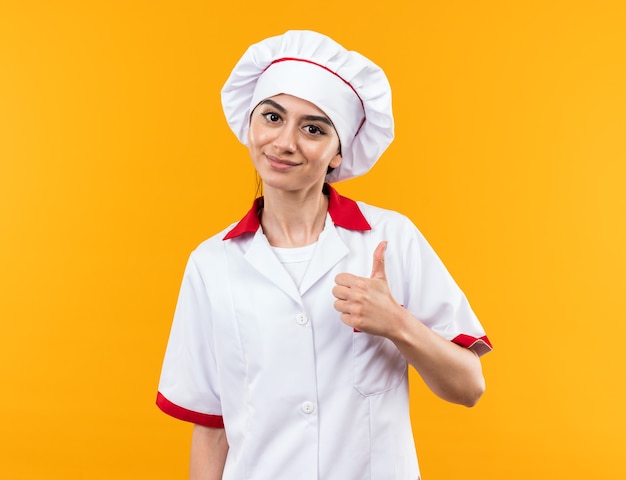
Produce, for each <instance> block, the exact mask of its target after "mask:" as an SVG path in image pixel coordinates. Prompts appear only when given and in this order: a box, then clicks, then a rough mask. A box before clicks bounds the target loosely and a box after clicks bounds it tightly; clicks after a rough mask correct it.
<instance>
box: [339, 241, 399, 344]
mask: <svg viewBox="0 0 626 480" xmlns="http://www.w3.org/2000/svg"><path fill="white" fill-rule="evenodd" d="M386 248H387V242H386V241H385V242H380V243H379V244H378V246H377V247H376V250H374V258H373V262H372V274H371V275H370V278H364V277H359V276H357V275H352V274H350V273H340V274H339V275H337V277H335V284H336V285H335V286H334V287H333V295H334V296H335V298H336V299H337V300H335V304H334V307H335V310H337V311H338V312H340V313H341V321H342V322H344V323H345V324H346V325H349V326H351V327H353V328H355V329H357V330H360V331H362V332H367V333H371V334H373V335H382V336H385V337H391V336H392V335H393V333H394V328H395V325H394V322H393V319H394V318H395V316H394V312H395V311H396V310H397V309H402V307H401V306H400V305H398V303H397V302H396V301H395V300H394V299H393V296H392V295H391V291H390V290H389V284H388V283H387V275H386V273H385V249H386Z"/></svg>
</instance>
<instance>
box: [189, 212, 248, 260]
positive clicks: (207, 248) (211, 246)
mask: <svg viewBox="0 0 626 480" xmlns="http://www.w3.org/2000/svg"><path fill="white" fill-rule="evenodd" d="M235 225H237V222H233V223H231V224H230V225H228V226H227V227H226V228H224V229H223V230H221V231H219V232H217V233H216V234H214V235H212V236H211V237H209V238H207V239H206V240H204V241H202V242H200V244H198V246H197V247H196V248H195V249H194V250H193V251H192V252H191V259H192V261H196V262H199V263H205V262H206V261H207V260H212V261H215V260H216V257H220V256H223V253H224V251H225V247H226V244H228V243H230V242H232V240H224V237H225V236H226V234H227V233H228V232H230V231H231V230H232V229H233V227H235Z"/></svg>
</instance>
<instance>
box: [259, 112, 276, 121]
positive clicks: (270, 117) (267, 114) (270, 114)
mask: <svg viewBox="0 0 626 480" xmlns="http://www.w3.org/2000/svg"><path fill="white" fill-rule="evenodd" d="M261 115H262V116H263V117H264V118H265V120H267V121H268V122H270V123H276V122H280V120H281V118H280V115H279V114H277V113H276V112H263V113H261Z"/></svg>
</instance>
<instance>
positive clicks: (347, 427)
mask: <svg viewBox="0 0 626 480" xmlns="http://www.w3.org/2000/svg"><path fill="white" fill-rule="evenodd" d="M325 192H326V193H327V194H328V195H329V206H328V214H327V218H326V224H325V227H324V230H323V232H322V233H321V234H320V236H319V240H318V245H317V247H316V249H315V251H314V253H313V257H312V259H311V263H310V265H309V267H308V270H307V271H306V273H305V275H304V278H303V280H302V283H301V285H300V287H299V288H298V287H297V286H296V284H295V283H294V281H293V280H292V278H291V277H290V276H289V274H288V273H287V271H286V270H285V269H284V268H283V266H282V265H281V264H280V262H279V261H278V259H277V258H276V256H275V255H274V254H273V252H272V250H271V247H270V245H269V243H268V241H267V239H266V237H265V236H264V235H263V232H262V230H261V228H260V222H259V218H258V210H259V208H260V206H261V202H262V200H257V202H255V205H254V206H253V208H252V209H251V210H250V212H248V214H247V215H246V216H245V217H244V218H243V219H242V220H241V221H240V222H239V223H237V224H236V225H235V224H233V225H231V226H230V227H229V228H228V229H226V230H224V231H223V232H221V233H220V234H218V235H216V236H214V237H212V238H210V239H208V240H206V241H205V242H203V243H202V244H201V245H200V246H199V247H198V248H197V249H196V250H195V251H194V252H193V253H192V254H191V256H190V258H189V262H188V264H187V268H186V270H185V274H184V277H183V281H182V287H181V290H180V295H179V299H178V304H177V307H176V313H175V315H174V321H173V325H172V330H171V333H170V339H169V343H168V345H167V350H166V353H165V359H164V362H163V369H162V372H161V379H160V383H159V393H158V396H157V404H158V406H159V407H160V408H161V409H162V410H163V411H164V412H165V413H168V414H170V415H172V416H174V417H176V418H179V419H182V420H186V421H190V422H193V423H197V424H200V425H205V426H209V427H224V428H225V429H226V436H227V438H228V443H229V451H228V457H227V460H226V465H225V469H224V474H223V479H224V480H234V479H237V480H244V479H245V480H281V479H285V480H309V479H310V480H335V479H336V480H366V479H372V480H392V479H397V480H416V479H418V478H419V469H418V464H417V458H416V455H415V448H414V442H413V434H412V431H411V423H410V419H409V400H408V383H407V362H406V360H405V359H404V357H403V356H402V355H401V354H400V352H399V351H398V349H397V348H396V346H395V345H394V344H393V343H392V342H391V341H390V340H388V339H386V338H383V337H379V336H375V335H370V334H367V333H364V332H359V331H357V330H355V329H353V328H352V327H349V326H347V325H346V324H344V323H343V322H341V320H340V318H339V317H340V314H339V313H338V312H337V311H336V310H335V309H334V308H333V303H334V301H335V299H334V297H333V295H332V288H333V286H334V285H335V282H334V279H335V276H336V275H337V274H339V273H342V272H349V273H352V274H355V275H360V276H363V277H369V275H370V273H371V268H372V261H373V253H374V249H375V248H376V246H377V245H378V243H379V242H381V241H383V240H387V241H388V246H387V250H386V252H385V271H386V275H387V279H388V282H389V287H390V289H391V292H392V294H393V296H394V298H395V300H396V301H397V302H398V303H399V304H401V305H403V306H404V307H405V308H407V309H408V310H409V311H410V312H411V313H412V314H413V315H414V316H415V318H416V321H418V320H417V319H419V321H421V322H423V323H424V324H426V325H427V326H428V327H430V328H431V329H432V330H434V331H435V332H437V333H438V334H440V335H441V336H443V337H444V338H446V339H449V340H451V341H453V342H455V343H458V344H460V345H462V346H465V347H467V348H472V349H473V350H475V351H476V352H477V353H478V354H481V355H482V354H483V353H486V352H487V351H489V350H490V349H491V344H490V342H489V340H488V339H487V337H486V336H485V332H484V330H483V328H482V326H481V324H480V323H479V321H478V319H477V318H476V316H475V315H474V313H473V312H472V310H471V308H470V306H469V304H468V302H467V299H466V297H465V295H464V294H463V293H462V292H461V290H460V289H459V287H458V286H457V285H456V283H455V282H454V280H453V279H452V277H451V276H450V275H449V273H448V272H447V270H446V268H445V267H444V265H443V264H442V263H441V261H440V260H439V259H438V257H437V256H436V254H435V253H434V251H433V250H432V248H431V247H430V246H429V245H428V243H427V242H426V240H425V239H424V238H423V236H422V235H421V234H420V232H419V231H418V230H417V228H416V227H415V226H414V225H413V224H412V223H411V221H410V220H409V219H408V218H406V217H405V216H403V215H400V214H399V213H396V212H392V211H389V210H384V209H381V208H377V207H373V206H370V205H367V204H364V203H362V202H354V201H352V200H349V199H347V198H345V197H342V196H340V195H339V194H338V193H337V192H336V191H335V190H334V189H333V188H332V187H330V186H329V185H326V186H325Z"/></svg>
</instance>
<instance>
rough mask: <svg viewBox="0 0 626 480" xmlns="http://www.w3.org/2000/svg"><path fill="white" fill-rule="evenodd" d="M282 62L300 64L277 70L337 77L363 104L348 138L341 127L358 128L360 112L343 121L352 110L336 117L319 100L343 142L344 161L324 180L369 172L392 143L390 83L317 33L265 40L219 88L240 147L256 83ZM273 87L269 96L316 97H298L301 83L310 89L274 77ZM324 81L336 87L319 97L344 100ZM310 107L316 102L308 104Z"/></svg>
mask: <svg viewBox="0 0 626 480" xmlns="http://www.w3.org/2000/svg"><path fill="white" fill-rule="evenodd" d="M281 59H297V60H299V61H298V62H296V61H285V62H281V63H285V65H284V66H283V67H281V68H291V67H293V66H294V65H295V64H296V63H303V61H305V62H306V61H308V62H314V63H316V64H318V65H319V67H318V68H319V69H320V72H321V74H326V75H328V76H329V77H334V78H335V79H336V78H337V77H339V78H341V79H342V81H343V82H344V86H345V85H349V87H348V88H350V89H353V90H354V92H355V93H356V95H357V96H358V97H359V99H360V102H361V103H362V108H363V111H364V114H365V120H364V122H363V124H362V126H361V127H360V129H359V130H358V133H357V135H356V136H354V137H352V138H348V137H349V134H348V131H350V130H351V128H347V129H344V124H345V123H346V122H347V123H349V124H350V125H352V124H353V123H354V122H360V119H361V117H362V115H361V113H360V112H359V117H358V118H356V119H352V120H350V121H348V120H346V119H343V118H341V117H346V118H347V117H348V116H349V115H353V114H354V110H355V109H354V108H353V106H352V105H351V106H350V107H349V110H350V111H346V112H341V113H338V111H337V107H336V106H335V107H333V106H332V105H331V104H330V102H329V101H328V100H327V99H325V98H322V99H320V100H319V101H320V102H324V105H318V107H320V108H321V110H323V111H324V112H325V113H326V114H327V115H328V116H329V117H330V119H331V121H332V122H333V123H334V124H335V125H336V126H337V130H338V131H339V134H340V139H341V140H342V144H341V153H342V157H343V160H342V162H341V165H340V166H339V167H338V168H336V169H335V170H333V172H331V173H330V174H329V175H328V176H327V177H326V180H327V181H328V182H337V181H340V180H346V179H349V178H353V177H356V176H358V175H362V174H364V173H366V172H368V171H369V170H370V168H372V166H373V165H374V164H375V163H376V161H377V160H378V158H379V157H380V156H381V155H382V153H383V152H384V151H385V150H386V149H387V147H388V146H389V144H390V143H391V142H392V140H393V137H394V121H393V114H392V105H391V87H390V86H389V81H388V80H387V77H386V76H385V73H384V72H383V70H382V69H381V68H380V67H379V66H378V65H376V64H375V63H373V62H372V61H371V60H369V59H367V58H366V57H364V56H363V55H361V54H359V53H357V52H353V51H348V50H346V49H345V48H344V47H342V46H341V45H339V44H338V43H337V42H335V41H334V40H332V39H330V38H329V37H327V36H325V35H322V34H320V33H317V32H312V31H308V30H290V31H288V32H286V33H285V34H283V35H279V36H275V37H270V38H267V39H265V40H263V41H261V42H259V43H256V44H254V45H252V46H250V47H249V48H248V49H247V50H246V52H245V53H244V55H243V56H242V57H241V59H240V60H239V61H238V62H237V64H236V65H235V67H234V68H233V71H232V72H231V74H230V76H229V77H228V79H227V80H226V83H225V84H224V87H223V88H222V107H223V109H224V114H225V115H226V120H227V121H228V124H229V125H230V128H231V129H232V131H233V132H234V133H235V135H236V136H237V138H238V139H239V141H240V142H242V143H243V144H244V145H246V144H247V142H248V140H247V137H248V127H249V122H250V113H251V109H252V108H254V107H255V106H256V104H254V105H252V103H253V102H252V98H253V96H254V92H255V88H256V85H257V82H258V80H259V78H261V77H262V76H263V72H265V71H266V69H268V67H269V66H270V65H272V63H273V62H276V61H277V60H281ZM276 65H277V64H274V65H273V66H272V67H270V68H269V69H268V70H267V72H268V73H270V72H271V70H272V69H274V68H275V67H276ZM309 72H310V70H309ZM273 81H275V82H277V85H276V86H275V88H273V89H272V91H281V92H284V93H287V90H291V91H294V92H295V91H296V90H293V89H299V90H298V91H300V93H301V94H302V95H306V96H310V98H313V97H317V96H319V92H317V93H314V94H312V92H311V89H308V90H306V92H302V91H301V90H302V89H301V87H299V86H298V85H296V84H295V83H294V82H305V83H306V84H307V85H309V83H308V82H307V80H306V78H300V77H298V78H297V79H294V77H293V76H292V75H286V76H282V77H274V78H273ZM328 81H329V82H331V83H333V84H334V85H335V87H333V90H332V92H327V93H325V94H324V95H326V94H327V95H329V97H328V98H331V97H332V98H336V97H337V96H343V95H344V94H345V93H346V92H347V90H346V89H345V88H344V86H341V85H340V84H339V83H336V82H333V81H332V80H328ZM278 82H280V83H278ZM336 88H339V89H338V90H337V89H336ZM345 98H349V96H348V97H345ZM305 99H306V98H305ZM257 103H258V102H257ZM313 103H316V102H315V101H313ZM348 103H350V100H348ZM324 106H325V107H326V110H325V109H324V108H323V107H324ZM327 110H328V111H327ZM338 115H339V116H338ZM341 136H343V137H344V138H341Z"/></svg>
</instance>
